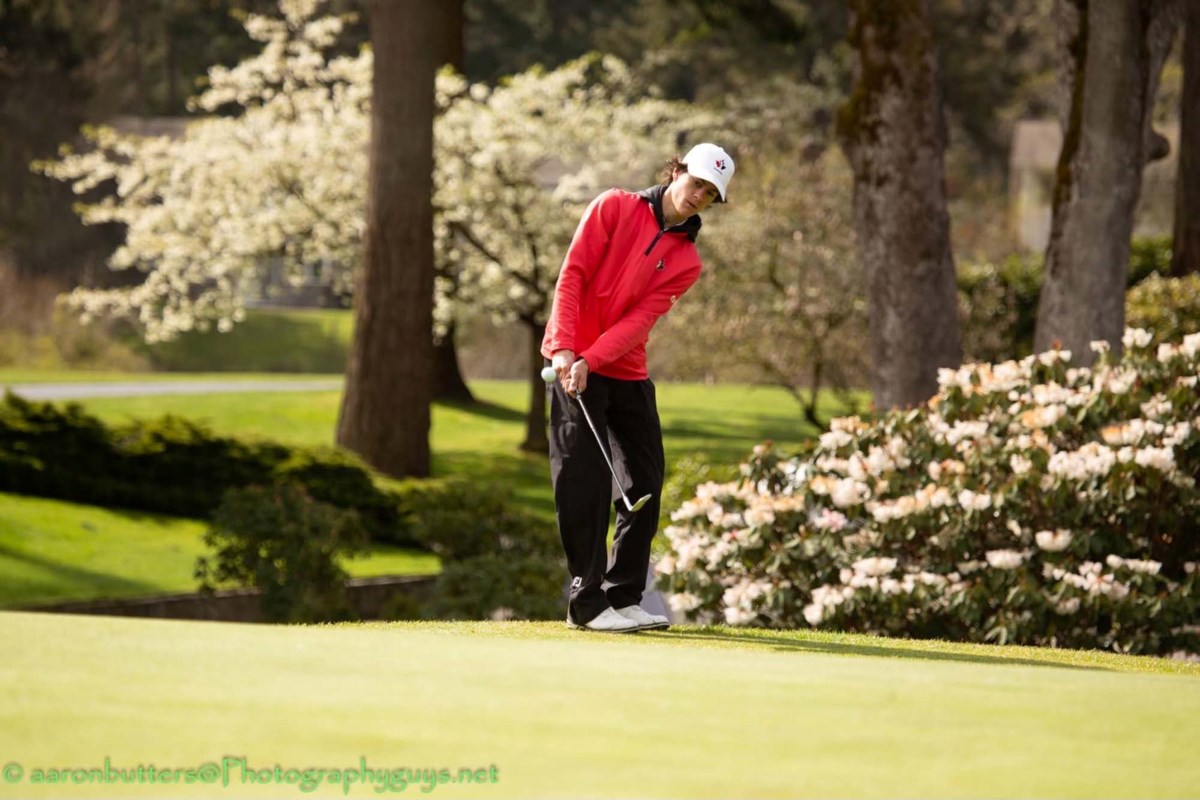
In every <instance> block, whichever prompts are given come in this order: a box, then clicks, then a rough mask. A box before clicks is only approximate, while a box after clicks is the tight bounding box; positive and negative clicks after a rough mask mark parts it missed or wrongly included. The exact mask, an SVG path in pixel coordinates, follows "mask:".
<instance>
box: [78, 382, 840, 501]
mask: <svg viewBox="0 0 1200 800" xmlns="http://www.w3.org/2000/svg"><path fill="white" fill-rule="evenodd" d="M471 389H472V391H473V392H474V393H475V395H476V397H477V399H478V400H479V401H480V402H479V404H477V405H474V406H457V405H447V404H437V405H435V406H434V409H433V427H432V431H431V435H430V441H431V446H432V448H433V469H434V473H435V474H437V475H466V476H469V477H471V478H473V479H476V480H480V481H491V482H495V483H499V484H501V485H502V486H504V487H505V488H507V489H509V490H511V491H512V492H513V493H514V495H515V497H516V498H517V500H518V501H519V502H521V503H523V504H525V505H527V506H528V507H530V508H531V509H533V510H535V511H537V512H538V513H540V514H542V515H543V516H544V517H546V518H547V519H549V518H550V516H551V515H552V513H553V501H552V499H551V496H550V490H549V467H548V464H547V460H546V458H545V457H544V456H541V455H533V454H529V453H522V452H520V451H519V449H518V445H519V444H520V442H521V439H522V437H523V434H524V427H523V426H524V414H525V409H526V407H527V405H526V404H527V402H528V399H527V391H528V389H527V387H526V386H525V385H524V384H523V383H521V382H519V381H475V382H473V383H472V384H471ZM658 398H659V412H660V415H661V417H662V423H663V437H664V445H665V448H666V454H667V465H668V471H669V470H670V467H671V465H673V464H674V463H676V461H677V460H678V459H680V458H681V457H683V456H685V455H693V454H699V455H700V456H702V457H704V458H706V459H708V460H709V461H712V462H714V463H725V464H733V465H736V464H737V463H738V462H739V461H740V460H741V459H743V458H745V456H746V455H747V453H749V451H750V449H751V448H752V447H753V446H754V445H755V444H758V443H759V442H761V441H763V440H766V439H770V440H773V441H774V442H775V443H776V444H777V445H778V446H780V447H781V448H784V449H787V448H789V447H794V446H796V445H798V444H799V443H800V442H802V441H804V440H806V439H808V438H811V437H812V436H814V435H815V434H816V431H815V430H814V429H813V427H812V426H811V425H809V424H808V423H807V422H806V421H804V420H803V419H801V417H800V415H799V413H798V410H797V407H796V405H795V403H794V401H793V400H792V399H791V398H790V397H789V396H788V395H787V394H786V393H785V392H783V391H782V390H781V389H775V388H767V387H750V386H703V385H699V384H663V385H660V386H659V387H658ZM340 401H341V394H340V392H295V393H288V394H269V393H245V394H227V395H192V396H187V395H184V396H166V397H164V396H154V397H132V398H96V399H89V400H83V401H81V402H82V404H83V405H84V407H85V408H87V409H88V410H89V411H90V412H92V413H95V414H97V415H98V416H100V417H101V418H102V419H104V420H106V421H109V422H120V421H125V420H128V419H131V418H132V419H139V418H141V419H144V418H152V417H157V416H160V415H162V414H167V413H169V414H176V415H179V416H184V417H188V418H189V419H196V420H203V421H205V422H206V423H207V424H209V425H210V426H211V427H212V428H213V429H214V430H216V431H218V432H221V433H226V434H233V435H237V436H261V437H264V438H268V439H275V440H277V441H282V442H287V443H290V444H303V445H314V444H319V445H329V444H332V443H333V439H334V429H335V426H336V422H337V415H338V409H339V405H340ZM833 410H834V407H833V406H826V413H827V414H829V413H832V412H833Z"/></svg>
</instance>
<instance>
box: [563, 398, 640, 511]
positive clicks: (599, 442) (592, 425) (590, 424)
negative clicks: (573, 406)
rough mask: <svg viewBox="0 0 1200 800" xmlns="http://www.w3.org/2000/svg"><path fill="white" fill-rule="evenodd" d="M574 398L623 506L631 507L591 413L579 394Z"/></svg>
mask: <svg viewBox="0 0 1200 800" xmlns="http://www.w3.org/2000/svg"><path fill="white" fill-rule="evenodd" d="M575 399H576V400H577V401H579V407H580V408H581V409H583V418H584V419H586V420H587V424H588V427H589V428H591V429H592V434H593V435H594V436H595V437H596V444H597V445H599V447H600V453H601V455H603V456H604V463H605V464H608V471H609V472H611V473H612V476H613V480H614V481H616V482H617V491H618V492H620V493H621V499H622V500H624V501H625V508H628V509H630V510H632V509H633V503H631V502H629V496H628V495H626V494H625V489H624V488H622V486H621V479H620V478H618V477H617V468H616V467H614V466H613V462H612V459H611V458H609V457H608V449H607V448H606V447H605V446H604V440H602V439H601V438H600V431H598V430H596V424H595V423H594V422H592V415H591V414H589V413H588V410H587V406H586V405H584V403H583V397H582V396H581V395H578V394H577V395H575Z"/></svg>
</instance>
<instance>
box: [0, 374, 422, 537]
mask: <svg viewBox="0 0 1200 800" xmlns="http://www.w3.org/2000/svg"><path fill="white" fill-rule="evenodd" d="M278 480H287V481H290V482H294V483H298V484H300V485H302V486H303V487H304V488H305V491H306V492H308V493H309V494H310V495H312V496H313V497H314V498H316V499H318V500H321V501H322V502H325V503H329V504H332V505H334V506H338V507H341V508H353V509H356V510H358V511H359V513H360V514H361V515H362V519H363V524H364V525H365V526H366V528H367V530H368V531H370V533H371V536H372V538H373V539H374V540H376V541H379V542H388V543H391V544H397V545H402V546H412V545H413V544H415V540H414V539H413V537H412V534H411V531H410V529H409V528H410V525H409V523H408V521H407V517H406V515H405V514H404V513H403V512H402V509H401V507H400V505H399V504H398V503H397V500H396V498H394V497H393V496H392V495H390V494H389V493H387V492H385V491H383V490H381V489H380V488H379V487H377V486H376V485H375V483H374V481H373V480H372V478H371V475H370V473H369V472H368V471H367V469H366V467H364V466H363V465H362V464H361V463H360V462H359V461H357V460H356V459H355V458H354V457H353V456H352V455H350V454H348V453H344V452H340V451H336V450H332V449H318V450H309V449H304V448H295V447H288V446H285V445H281V444H277V443H273V442H251V441H243V440H240V439H235V438H232V437H226V436H218V435H216V434H214V433H213V432H211V431H210V430H208V429H207V428H205V427H204V426H203V425H199V424H197V423H195V422H191V421H189V420H185V419H180V418H178V417H171V416H165V417H162V418H160V419H157V420H150V421H136V422H131V423H128V424H124V425H117V426H113V427H111V428H110V427H108V426H105V425H104V424H103V423H102V422H100V421H99V420H98V419H96V418H95V417H93V416H90V415H88V414H86V413H84V411H83V410H82V409H81V408H80V407H79V406H78V405H76V404H69V405H66V406H62V407H59V406H56V405H54V404H52V403H31V402H28V401H26V400H23V399H21V398H19V397H17V396H15V395H12V394H8V395H6V396H5V398H4V401H3V403H0V490H3V491H9V492H16V493H18V494H30V495H40V496H43V497H54V498H58V499H61V500H71V501H74V502H80V503H90V504H93V505H101V506H110V507H120V508H130V509H138V510H143V511H153V512H158V513H164V514H173V515H175V516H183V517H199V518H207V517H208V516H209V515H211V514H212V513H213V511H214V510H215V509H216V507H217V505H218V504H219V503H220V502H221V497H222V496H223V495H224V493H225V492H226V491H228V490H229V489H231V488H235V487H242V486H250V485H256V484H257V485H267V484H272V483H275V482H276V481H278Z"/></svg>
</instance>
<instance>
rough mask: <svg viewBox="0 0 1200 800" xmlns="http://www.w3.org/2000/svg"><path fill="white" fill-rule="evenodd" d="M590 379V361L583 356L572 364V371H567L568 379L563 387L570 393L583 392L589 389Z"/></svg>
mask: <svg viewBox="0 0 1200 800" xmlns="http://www.w3.org/2000/svg"><path fill="white" fill-rule="evenodd" d="M587 381H588V363H587V362H586V361H584V360H583V359H582V358H581V359H579V360H578V361H576V362H575V363H574V364H572V365H571V370H570V372H568V373H567V380H566V381H564V382H563V388H564V389H566V390H567V393H568V394H583V393H584V391H585V390H587Z"/></svg>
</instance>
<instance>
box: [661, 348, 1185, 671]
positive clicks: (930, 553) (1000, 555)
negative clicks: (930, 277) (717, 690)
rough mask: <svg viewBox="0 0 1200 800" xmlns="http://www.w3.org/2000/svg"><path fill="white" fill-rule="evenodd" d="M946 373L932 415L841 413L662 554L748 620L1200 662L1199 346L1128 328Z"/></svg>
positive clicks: (690, 591) (689, 520) (724, 607)
mask: <svg viewBox="0 0 1200 800" xmlns="http://www.w3.org/2000/svg"><path fill="white" fill-rule="evenodd" d="M1123 343H1124V345H1125V347H1124V355H1123V357H1122V358H1120V359H1115V358H1113V357H1112V356H1111V354H1110V353H1109V352H1108V348H1107V345H1106V344H1104V343H1099V342H1097V343H1094V344H1093V345H1092V347H1093V349H1094V350H1096V351H1097V353H1098V358H1097V360H1096V364H1095V366H1094V367H1092V368H1090V369H1082V368H1073V367H1071V354H1070V353H1069V352H1066V351H1061V350H1055V351H1051V352H1047V353H1043V354H1040V355H1037V356H1031V357H1029V358H1026V359H1024V360H1022V361H1020V362H1015V361H1009V362H1005V363H1002V364H972V365H968V366H964V367H963V368H961V369H959V370H943V371H942V373H941V375H940V376H939V385H940V391H939V392H938V394H937V395H936V396H935V397H934V398H933V399H932V400H931V401H930V402H929V403H928V406H927V407H925V408H919V409H913V410H901V411H892V412H888V413H886V414H882V415H880V416H879V417H878V418H876V419H873V420H863V419H860V418H858V417H848V418H842V419H836V420H834V421H833V422H832V424H831V425H830V429H829V431H828V432H826V433H825V434H824V435H822V436H821V437H820V441H819V442H817V443H814V445H813V446H812V447H811V448H810V449H809V450H808V451H807V452H805V453H803V454H801V455H799V456H796V457H793V458H785V457H782V456H780V455H779V454H777V453H775V452H773V451H772V450H771V449H770V448H769V447H768V446H762V447H759V448H756V449H755V452H754V455H753V457H752V458H751V459H750V461H749V463H747V464H745V465H743V467H742V472H743V478H742V480H740V481H738V482H735V483H728V484H714V483H708V484H704V485H702V486H700V487H699V488H698V489H697V491H696V496H695V497H694V498H693V499H691V500H689V501H687V502H685V503H684V504H683V506H682V507H681V508H679V509H678V510H677V511H675V512H674V514H673V515H672V525H671V526H669V527H668V528H667V529H666V532H665V533H666V536H667V539H668V541H669V542H670V550H669V552H668V553H667V554H666V556H665V557H664V558H663V559H662V560H661V561H660V563H659V564H658V571H659V575H660V582H661V584H662V586H663V588H664V589H665V590H666V591H668V592H670V593H671V601H672V606H673V608H674V609H675V611H676V613H677V614H681V615H683V616H685V617H686V618H687V619H690V620H698V621H713V622H717V621H720V622H726V623H729V624H734V625H749V624H753V625H764V626H776V627H804V626H814V627H822V628H830V629H837V630H854V631H867V632H874V633H880V634H887V635H897V636H913V637H922V638H944V639H955V640H968V641H992V642H998V643H1024V644H1040V645H1056V646H1064V647H1080V648H1105V649H1114V650H1118V651H1122V652H1137V653H1161V654H1175V655H1180V656H1191V657H1194V655H1195V654H1197V653H1200V577H1198V576H1197V574H1196V565H1197V561H1200V493H1198V492H1197V488H1196V478H1197V475H1198V474H1200V391H1198V388H1197V385H1196V384H1197V375H1198V373H1200V334H1193V335H1190V336H1187V337H1185V338H1184V339H1183V340H1182V342H1181V343H1167V344H1159V345H1155V344H1154V343H1153V342H1152V341H1151V337H1150V335H1149V334H1148V333H1146V332H1145V331H1142V330H1129V331H1127V332H1126V334H1125V338H1124V342H1123Z"/></svg>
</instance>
